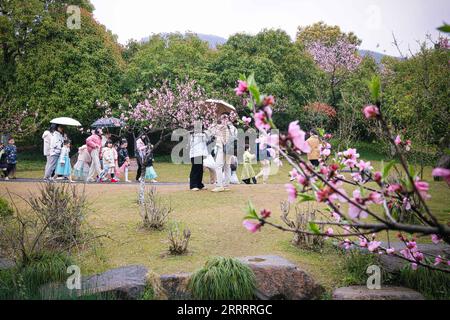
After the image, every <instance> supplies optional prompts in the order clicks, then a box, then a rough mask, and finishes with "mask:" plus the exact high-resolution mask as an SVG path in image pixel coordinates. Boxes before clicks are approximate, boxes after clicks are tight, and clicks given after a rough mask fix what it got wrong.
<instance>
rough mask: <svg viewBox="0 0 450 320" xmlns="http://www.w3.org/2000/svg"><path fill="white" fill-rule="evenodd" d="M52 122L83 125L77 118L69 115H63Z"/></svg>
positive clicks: (65, 124) (76, 125)
mask: <svg viewBox="0 0 450 320" xmlns="http://www.w3.org/2000/svg"><path fill="white" fill-rule="evenodd" d="M50 123H54V124H60V125H63V126H74V127H81V123H80V122H78V121H77V120H75V119H72V118H67V117H61V118H55V119H53V120H52V121H50Z"/></svg>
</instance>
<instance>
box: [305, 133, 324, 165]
mask: <svg viewBox="0 0 450 320" xmlns="http://www.w3.org/2000/svg"><path fill="white" fill-rule="evenodd" d="M310 135H311V136H310V137H309V138H308V140H306V143H307V144H309V146H310V147H311V152H310V153H308V160H309V162H311V164H312V165H313V166H314V167H318V166H319V164H320V163H319V159H320V144H321V142H320V139H319V136H318V135H317V131H316V130H314V129H312V130H311V131H310Z"/></svg>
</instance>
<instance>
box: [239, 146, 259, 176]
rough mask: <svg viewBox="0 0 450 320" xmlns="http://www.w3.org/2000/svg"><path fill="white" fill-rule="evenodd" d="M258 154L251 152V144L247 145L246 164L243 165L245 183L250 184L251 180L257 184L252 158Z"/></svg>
mask: <svg viewBox="0 0 450 320" xmlns="http://www.w3.org/2000/svg"><path fill="white" fill-rule="evenodd" d="M255 158H256V155H254V154H251V153H250V147H249V145H245V152H244V165H243V167H242V175H241V179H242V181H244V183H245V184H250V180H251V181H252V182H253V183H254V184H256V178H255V171H253V166H252V160H254V159H255Z"/></svg>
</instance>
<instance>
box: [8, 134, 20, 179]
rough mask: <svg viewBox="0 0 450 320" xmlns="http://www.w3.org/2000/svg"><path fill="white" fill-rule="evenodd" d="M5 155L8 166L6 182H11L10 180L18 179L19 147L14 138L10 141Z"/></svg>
mask: <svg viewBox="0 0 450 320" xmlns="http://www.w3.org/2000/svg"><path fill="white" fill-rule="evenodd" d="M5 155H6V164H7V169H6V178H5V180H9V178H12V179H16V165H17V147H16V145H15V141H14V138H13V137H10V138H9V139H8V145H7V146H6V147H5Z"/></svg>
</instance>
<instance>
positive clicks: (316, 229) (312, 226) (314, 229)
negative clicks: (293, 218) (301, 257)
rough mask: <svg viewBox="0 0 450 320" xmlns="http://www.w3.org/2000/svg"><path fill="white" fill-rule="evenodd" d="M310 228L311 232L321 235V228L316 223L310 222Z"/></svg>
mask: <svg viewBox="0 0 450 320" xmlns="http://www.w3.org/2000/svg"><path fill="white" fill-rule="evenodd" d="M308 228H309V230H310V231H312V232H314V233H315V234H320V229H319V226H318V225H317V224H316V223H314V222H308Z"/></svg>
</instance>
